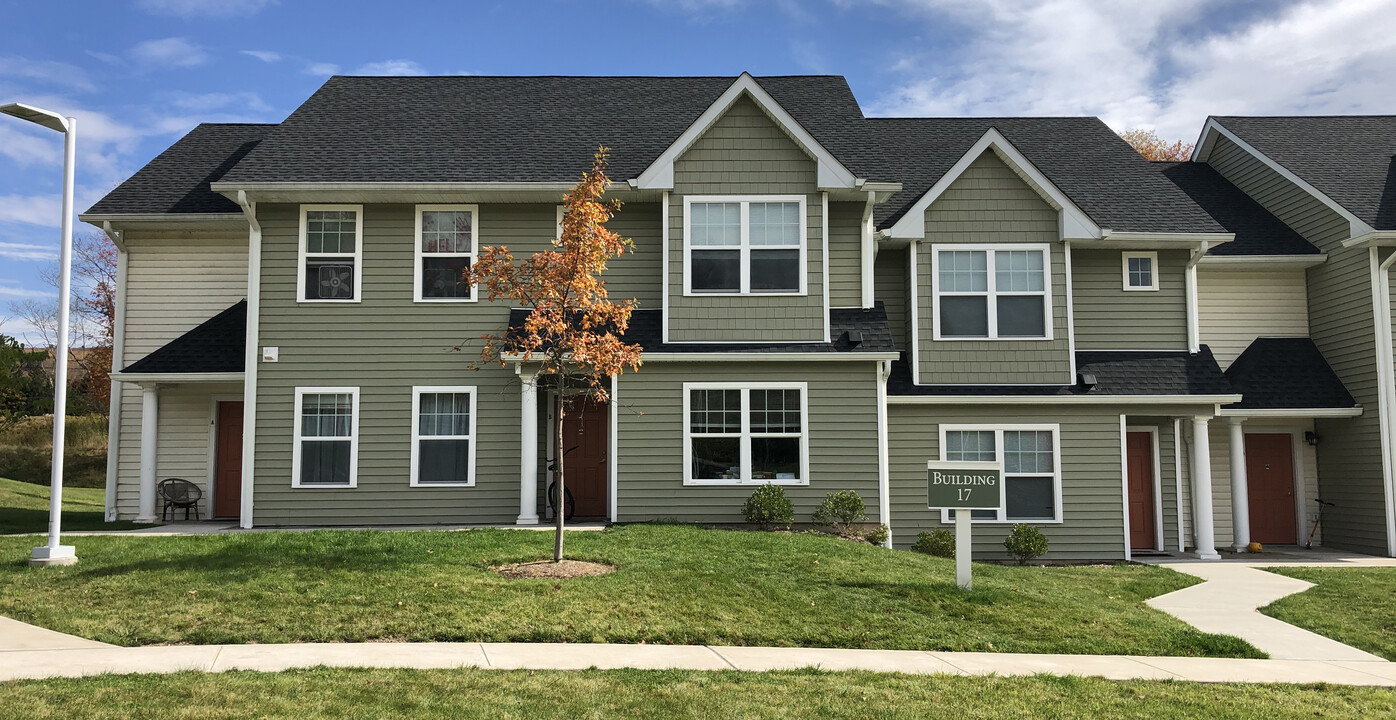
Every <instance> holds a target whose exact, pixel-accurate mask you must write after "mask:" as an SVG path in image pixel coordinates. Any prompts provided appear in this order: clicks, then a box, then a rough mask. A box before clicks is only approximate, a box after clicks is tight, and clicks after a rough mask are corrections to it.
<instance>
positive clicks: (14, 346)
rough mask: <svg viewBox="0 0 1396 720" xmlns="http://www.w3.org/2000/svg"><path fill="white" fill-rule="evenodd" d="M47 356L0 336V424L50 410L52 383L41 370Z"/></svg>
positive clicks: (10, 338) (51, 406)
mask: <svg viewBox="0 0 1396 720" xmlns="http://www.w3.org/2000/svg"><path fill="white" fill-rule="evenodd" d="M47 358H48V353H47V352H45V351H43V350H29V349H27V348H25V347H24V345H22V344H20V342H19V341H18V340H16V339H14V338H12V337H10V336H8V335H0V426H4V425H6V424H7V423H9V422H10V421H13V420H16V419H18V418H23V417H29V416H31V415H44V414H47V413H51V412H53V382H52V379H51V378H50V377H49V375H48V373H46V372H44V369H43V364H44V360H46V359H47Z"/></svg>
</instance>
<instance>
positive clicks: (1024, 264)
mask: <svg viewBox="0 0 1396 720" xmlns="http://www.w3.org/2000/svg"><path fill="white" fill-rule="evenodd" d="M932 252H933V255H932V257H933V258H935V280H934V291H935V304H936V308H935V312H936V315H935V339H936V340H957V339H990V340H997V339H1034V340H1042V339H1050V338H1051V336H1052V332H1051V321H1050V320H1051V305H1052V303H1051V291H1050V289H1049V288H1050V283H1049V278H1048V267H1047V260H1048V247H1047V246H1046V245H993V246H965V245H936V246H933V247H932Z"/></svg>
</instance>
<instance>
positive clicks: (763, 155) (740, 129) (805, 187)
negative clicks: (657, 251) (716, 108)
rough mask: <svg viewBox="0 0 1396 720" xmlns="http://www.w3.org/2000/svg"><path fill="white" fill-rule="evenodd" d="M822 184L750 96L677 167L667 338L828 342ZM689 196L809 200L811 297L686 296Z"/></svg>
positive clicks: (811, 163) (808, 160)
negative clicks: (686, 210) (686, 202)
mask: <svg viewBox="0 0 1396 720" xmlns="http://www.w3.org/2000/svg"><path fill="white" fill-rule="evenodd" d="M817 186H818V183H817V166H816V164H815V161H814V160H813V159H812V158H811V157H810V156H808V155H806V154H805V152H804V151H803V150H801V149H800V147H799V145H796V144H795V142H794V141H793V140H791V139H790V138H789V136H787V135H786V134H785V132H784V131H783V130H781V129H780V127H779V126H777V125H776V124H775V122H773V121H772V120H771V119H770V118H769V117H767V116H766V114H765V113H764V112H762V111H761V109H760V108H759V107H757V105H756V104H755V103H754V102H752V101H751V99H750V98H746V97H743V98H742V99H740V100H738V101H737V102H736V103H734V104H733V105H732V107H731V108H730V109H728V111H727V112H726V113H725V114H724V115H723V116H722V117H721V118H719V119H718V120H717V122H716V123H714V124H713V126H712V127H711V128H709V129H708V131H707V132H706V133H705V134H704V135H703V136H702V137H700V138H699V139H698V140H697V141H696V142H695V143H694V144H693V146H692V147H690V148H689V149H688V150H687V151H686V152H685V153H684V154H683V155H681V156H680V157H679V158H678V159H677V160H676V161H675V162H674V192H673V194H672V195H671V196H670V199H669V245H670V247H669V280H668V282H669V319H668V322H669V339H670V340H672V341H675V342H702V341H744V342H752V341H758V340H763V341H790V342H795V341H809V340H822V339H824V333H825V328H826V323H827V318H826V317H825V312H824V247H823V245H824V243H823V232H824V230H823V223H824V211H823V204H822V195H821V194H820V193H819V192H817ZM686 195H804V196H805V217H806V226H805V230H806V253H805V259H806V268H805V270H806V273H805V276H806V290H807V292H806V294H805V295H803V296H791V295H785V296H764V297H763V296H760V295H756V296H750V295H748V296H730V295H704V296H685V295H684V294H683V287H684V283H683V277H684V261H685V258H684V251H683V243H684V238H683V226H684V217H683V213H684V201H683V199H684V196H686Z"/></svg>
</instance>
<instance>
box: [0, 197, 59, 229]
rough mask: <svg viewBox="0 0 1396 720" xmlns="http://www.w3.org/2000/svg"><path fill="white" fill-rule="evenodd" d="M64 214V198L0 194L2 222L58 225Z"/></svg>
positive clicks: (0, 216)
mask: <svg viewBox="0 0 1396 720" xmlns="http://www.w3.org/2000/svg"><path fill="white" fill-rule="evenodd" d="M62 216H63V203H62V198H61V197H59V195H58V194H56V193H55V194H52V195H0V222H22V223H28V224H30V225H50V226H53V227H58V221H59V218H61V217H62Z"/></svg>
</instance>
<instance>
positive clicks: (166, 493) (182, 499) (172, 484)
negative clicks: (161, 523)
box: [156, 478, 204, 520]
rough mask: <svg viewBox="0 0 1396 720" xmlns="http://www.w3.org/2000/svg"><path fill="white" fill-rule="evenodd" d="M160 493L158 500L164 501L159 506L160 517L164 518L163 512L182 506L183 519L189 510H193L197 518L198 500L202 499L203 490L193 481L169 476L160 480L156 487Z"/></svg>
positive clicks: (196, 518)
mask: <svg viewBox="0 0 1396 720" xmlns="http://www.w3.org/2000/svg"><path fill="white" fill-rule="evenodd" d="M156 490H157V492H158V493H159V495H160V501H161V502H162V503H164V505H163V507H161V508H160V519H161V520H164V519H165V514H166V513H168V512H170V511H171V510H175V511H178V510H179V509H180V508H184V519H185V520H188V519H189V511H190V510H193V511H194V519H195V520H198V519H199V500H201V499H203V497H204V491H203V490H202V489H201V488H200V487H199V486H198V485H195V484H194V483H191V482H189V481H188V480H185V479H184V478H169V479H166V480H161V481H160V485H159V486H158V487H157V488H156Z"/></svg>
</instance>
